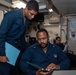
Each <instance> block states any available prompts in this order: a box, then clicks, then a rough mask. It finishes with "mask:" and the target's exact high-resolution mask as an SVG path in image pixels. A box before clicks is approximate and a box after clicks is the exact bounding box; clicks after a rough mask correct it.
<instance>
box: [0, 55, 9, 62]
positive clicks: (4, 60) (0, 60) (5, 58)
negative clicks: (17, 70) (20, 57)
mask: <svg viewBox="0 0 76 75" xmlns="http://www.w3.org/2000/svg"><path fill="white" fill-rule="evenodd" d="M7 61H8V58H7V57H6V56H0V62H3V63H5V62H7Z"/></svg>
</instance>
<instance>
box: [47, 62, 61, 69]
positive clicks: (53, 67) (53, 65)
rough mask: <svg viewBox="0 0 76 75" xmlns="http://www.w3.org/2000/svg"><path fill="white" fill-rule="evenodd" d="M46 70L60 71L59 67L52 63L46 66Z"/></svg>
mask: <svg viewBox="0 0 76 75" xmlns="http://www.w3.org/2000/svg"><path fill="white" fill-rule="evenodd" d="M46 69H47V70H55V69H60V66H58V65H56V64H54V63H51V64H49V65H48V66H47V68H46Z"/></svg>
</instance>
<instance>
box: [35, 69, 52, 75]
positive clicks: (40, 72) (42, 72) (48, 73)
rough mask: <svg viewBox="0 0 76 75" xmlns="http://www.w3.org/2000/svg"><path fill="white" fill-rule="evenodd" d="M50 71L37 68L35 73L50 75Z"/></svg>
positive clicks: (37, 74)
mask: <svg viewBox="0 0 76 75" xmlns="http://www.w3.org/2000/svg"><path fill="white" fill-rule="evenodd" d="M51 73H52V71H47V72H44V71H43V70H42V69H39V70H38V71H36V75H50V74H51Z"/></svg>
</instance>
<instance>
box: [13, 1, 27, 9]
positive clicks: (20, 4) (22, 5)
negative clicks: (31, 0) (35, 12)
mask: <svg viewBox="0 0 76 75" xmlns="http://www.w3.org/2000/svg"><path fill="white" fill-rule="evenodd" d="M12 3H13V5H12V6H13V7H14V8H19V9H20V8H25V7H26V4H25V3H24V2H23V1H13V2H12Z"/></svg>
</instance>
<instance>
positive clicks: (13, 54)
mask: <svg viewBox="0 0 76 75" xmlns="http://www.w3.org/2000/svg"><path fill="white" fill-rule="evenodd" d="M5 51H6V56H7V58H8V59H9V61H8V63H9V64H11V65H13V66H15V63H16V60H17V58H18V56H19V53H20V51H19V50H18V49H17V48H15V47H14V46H12V45H11V44H9V43H7V42H6V43H5Z"/></svg>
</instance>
